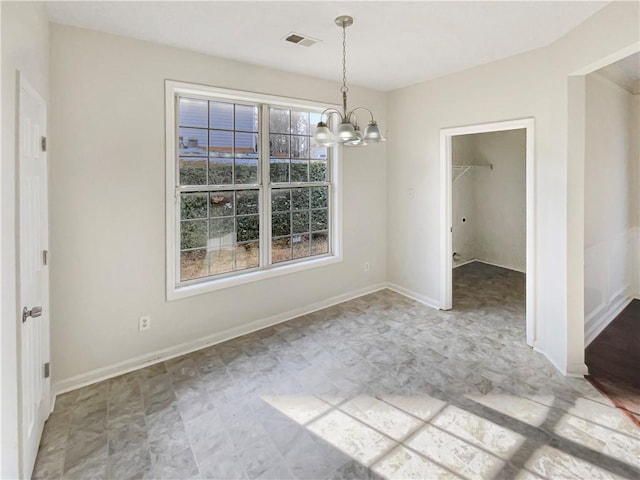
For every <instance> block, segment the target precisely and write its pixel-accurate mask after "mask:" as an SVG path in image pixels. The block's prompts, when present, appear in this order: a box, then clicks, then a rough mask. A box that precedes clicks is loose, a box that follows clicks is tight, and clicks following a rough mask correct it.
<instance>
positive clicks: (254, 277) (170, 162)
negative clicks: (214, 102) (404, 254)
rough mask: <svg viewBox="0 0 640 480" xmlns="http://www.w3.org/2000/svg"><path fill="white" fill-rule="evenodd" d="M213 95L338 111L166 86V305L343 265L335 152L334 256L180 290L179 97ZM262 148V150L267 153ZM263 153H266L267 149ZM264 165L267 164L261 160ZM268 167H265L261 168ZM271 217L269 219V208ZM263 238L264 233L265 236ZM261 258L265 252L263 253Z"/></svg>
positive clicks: (240, 94) (172, 84)
mask: <svg viewBox="0 0 640 480" xmlns="http://www.w3.org/2000/svg"><path fill="white" fill-rule="evenodd" d="M203 93H204V94H211V95H214V96H216V97H218V98H227V99H229V100H233V101H236V102H243V101H245V102H252V103H265V104H272V105H277V106H283V107H289V108H305V109H309V108H311V109H318V108H326V107H337V105H333V104H323V103H320V102H313V101H309V100H298V99H292V98H287V97H279V96H275V95H266V94H261V93H252V92H243V91H238V90H230V89H224V88H217V87H210V86H205V85H197V84H192V83H184V82H177V81H174V80H166V81H165V144H166V151H165V176H166V177H165V178H166V180H165V181H166V184H165V195H166V197H165V205H166V209H165V210H166V218H165V222H166V232H165V241H166V287H167V301H173V300H179V299H181V298H187V297H191V296H193V295H199V294H202V293H207V292H214V291H217V290H221V289H224V288H229V287H235V286H238V285H244V284H247V283H252V282H257V281H260V280H266V279H268V278H274V277H279V276H282V275H288V274H291V273H295V272H300V271H303V270H310V269H314V268H319V267H324V266H327V265H332V264H335V263H339V262H342V161H341V158H340V157H341V156H340V155H339V152H338V147H334V148H333V152H332V159H331V162H332V164H331V168H330V169H329V172H330V175H331V186H330V195H329V199H330V200H329V201H330V205H329V209H330V214H329V218H330V242H329V244H330V246H331V250H332V252H331V253H329V254H327V255H324V256H318V257H315V256H314V257H308V258H307V259H302V260H300V261H295V262H291V263H286V264H276V265H269V266H265V267H262V268H261V269H260V270H249V271H239V272H235V273H233V274H231V275H229V276H224V277H221V278H216V277H211V278H207V279H205V280H203V281H201V282H198V283H192V284H186V285H185V284H183V285H178V272H179V270H178V261H177V260H176V259H178V260H179V258H180V255H179V253H178V249H177V248H178V236H179V234H180V225H179V220H178V211H177V210H178V209H177V208H176V207H177V203H178V202H177V198H176V188H175V187H176V184H177V183H176V180H177V179H176V172H177V168H176V142H175V125H176V107H175V96H176V94H187V95H202V94H203ZM263 148H264V147H263ZM263 151H264V149H263ZM263 160H264V158H263ZM263 163H264V162H263ZM268 188H269V185H268V184H263V185H262V189H263V191H264V190H265V189H268ZM266 208H267V209H268V211H267V214H269V213H270V206H266ZM263 233H264V232H263ZM261 255H263V252H261Z"/></svg>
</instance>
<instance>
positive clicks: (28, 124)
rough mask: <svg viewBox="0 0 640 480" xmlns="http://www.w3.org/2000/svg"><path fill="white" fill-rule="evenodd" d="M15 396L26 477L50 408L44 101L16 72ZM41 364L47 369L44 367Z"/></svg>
mask: <svg viewBox="0 0 640 480" xmlns="http://www.w3.org/2000/svg"><path fill="white" fill-rule="evenodd" d="M18 79H19V80H18V82H19V89H20V94H19V101H18V102H19V103H18V113H19V115H18V130H19V143H18V159H19V217H18V218H19V223H20V228H19V232H20V239H19V254H18V255H19V275H20V277H19V278H20V302H21V303H20V305H21V308H22V311H21V314H20V319H19V322H20V324H21V328H20V398H21V401H20V403H21V408H22V419H21V420H22V423H21V427H22V476H23V478H31V473H32V471H33V466H34V463H35V459H36V455H37V453H38V444H39V443H40V436H41V435H42V429H43V427H44V422H45V420H46V419H47V416H48V413H49V406H50V401H49V396H50V392H49V378H48V375H49V373H48V362H49V295H48V287H49V279H48V268H47V266H46V263H47V259H46V255H47V253H45V252H46V250H47V248H48V247H47V243H48V234H47V232H48V221H47V216H48V208H47V207H48V205H47V163H46V154H45V151H44V150H45V145H44V144H43V138H44V137H45V132H46V118H47V113H46V103H45V102H44V100H43V99H42V97H40V95H38V93H37V92H36V91H35V90H34V89H33V88H31V87H30V86H29V85H28V84H27V83H26V81H25V80H24V78H23V77H22V76H19V77H18ZM45 364H47V366H46V371H45Z"/></svg>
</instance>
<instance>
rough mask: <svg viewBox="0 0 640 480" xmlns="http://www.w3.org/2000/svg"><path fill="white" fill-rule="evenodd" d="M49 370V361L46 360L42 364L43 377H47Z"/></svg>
mask: <svg viewBox="0 0 640 480" xmlns="http://www.w3.org/2000/svg"><path fill="white" fill-rule="evenodd" d="M49 370H50V367H49V362H47V363H45V364H44V378H49V376H50V375H51V373H50V371H49Z"/></svg>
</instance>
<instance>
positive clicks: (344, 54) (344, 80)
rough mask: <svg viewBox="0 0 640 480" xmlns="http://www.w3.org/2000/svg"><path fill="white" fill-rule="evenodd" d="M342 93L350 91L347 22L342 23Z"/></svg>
mask: <svg viewBox="0 0 640 480" xmlns="http://www.w3.org/2000/svg"><path fill="white" fill-rule="evenodd" d="M340 91H341V92H348V91H349V87H347V26H346V25H345V22H342V88H341V89H340ZM345 113H346V112H345Z"/></svg>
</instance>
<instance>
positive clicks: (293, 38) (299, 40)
mask: <svg viewBox="0 0 640 480" xmlns="http://www.w3.org/2000/svg"><path fill="white" fill-rule="evenodd" d="M283 40H284V41H285V42H289V43H295V44H296V45H302V46H303V47H310V46H311V45H315V44H316V43H318V41H319V40H316V39H315V38H311V37H309V36H307V35H302V34H301V33H293V32H291V33H290V34H288V35H287V36H286V37H284V38H283Z"/></svg>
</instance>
